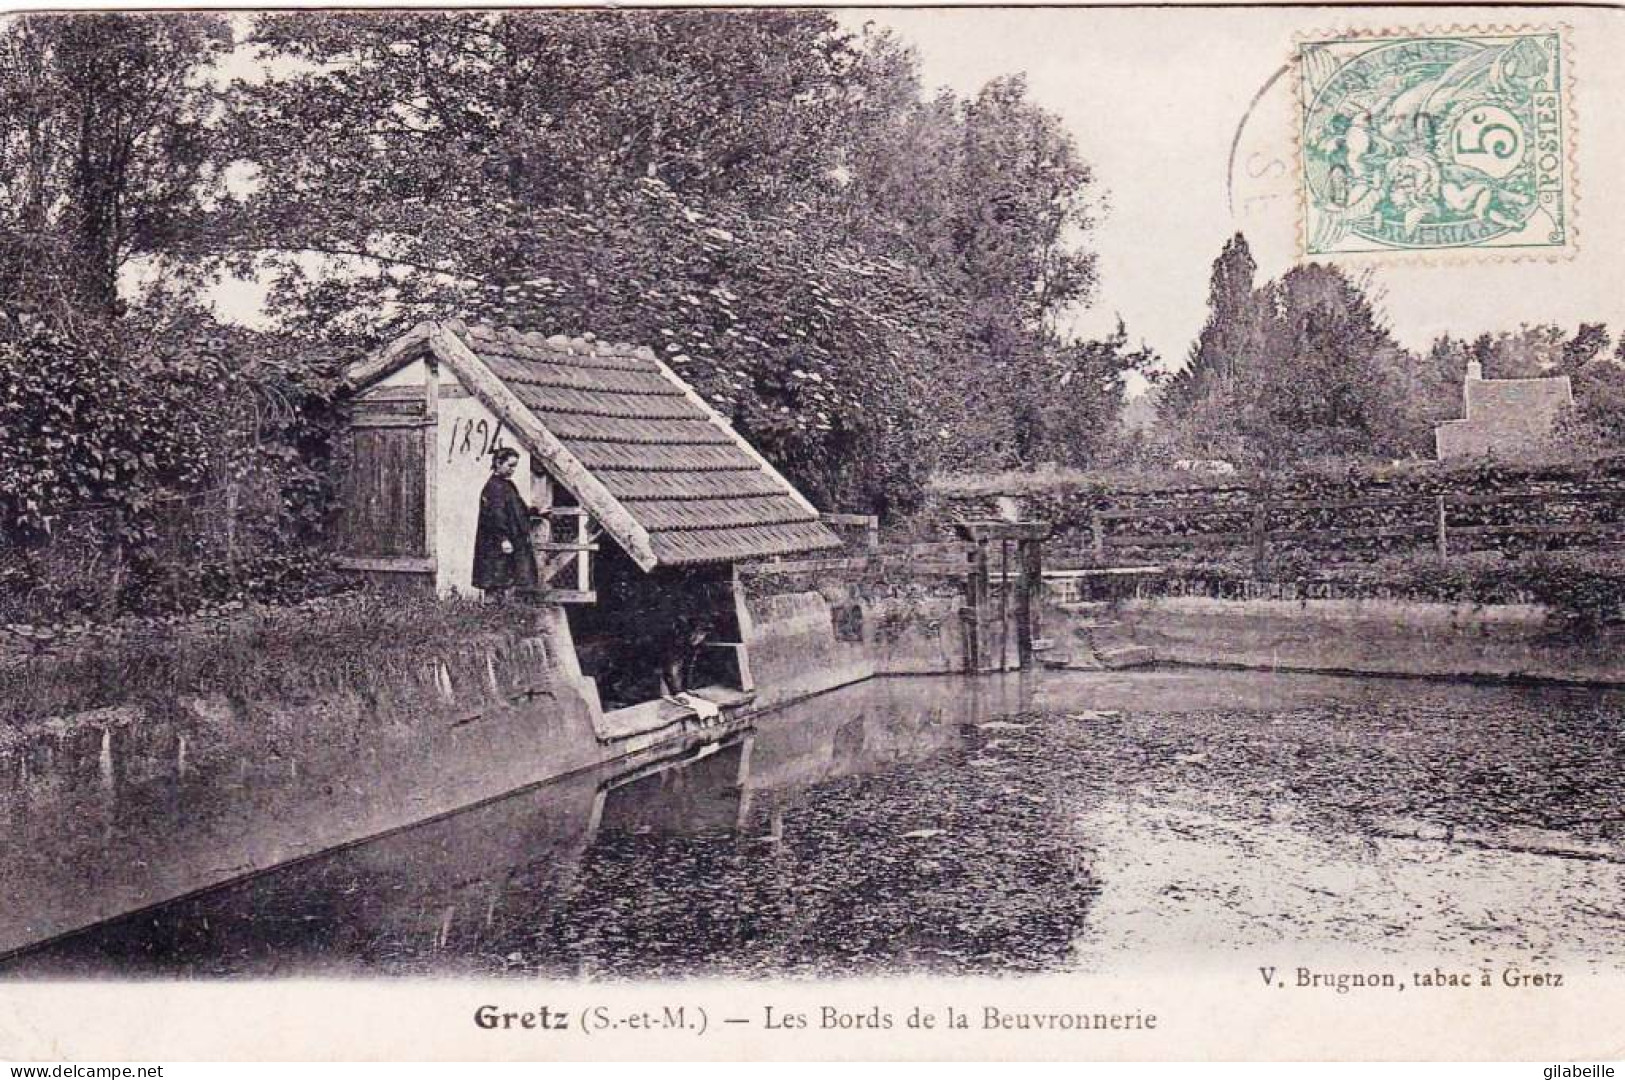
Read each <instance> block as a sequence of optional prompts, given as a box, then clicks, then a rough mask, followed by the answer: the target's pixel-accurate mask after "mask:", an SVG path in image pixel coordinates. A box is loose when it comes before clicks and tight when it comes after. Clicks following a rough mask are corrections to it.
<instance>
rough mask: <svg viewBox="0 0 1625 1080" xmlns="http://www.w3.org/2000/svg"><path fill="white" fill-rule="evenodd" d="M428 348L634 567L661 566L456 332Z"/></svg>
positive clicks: (605, 494)
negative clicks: (562, 488) (609, 538)
mask: <svg viewBox="0 0 1625 1080" xmlns="http://www.w3.org/2000/svg"><path fill="white" fill-rule="evenodd" d="M452 325H460V324H452ZM429 346H430V348H431V349H433V350H434V353H435V355H436V356H438V357H439V358H440V360H441V362H442V363H444V364H445V365H446V366H447V367H449V368H451V370H452V371H453V373H455V374H456V375H457V377H458V378H459V379H461V380H462V382H463V385H465V386H467V387H468V389H469V390H470V391H472V392H473V394H474V396H475V397H477V398H479V399H480V401H481V402H483V403H484V404H485V406H486V408H488V409H490V410H491V411H492V412H494V413H496V414H497V416H498V417H500V418H501V419H502V420H503V422H504V423H506V424H507V425H508V427H509V428H510V429H511V430H512V431H513V432H514V434H515V435H517V436H518V437H519V439H520V440H521V441H523V442H524V444H525V446H526V448H527V449H528V450H530V452H531V454H532V455H534V456H536V457H539V458H541V459H542V461H543V462H544V463H545V464H546V466H547V470H548V472H549V473H551V474H552V475H553V477H554V478H555V479H556V480H558V481H559V482H560V483H561V484H563V485H564V486H565V487H566V488H568V489H569V490H570V492H571V493H572V494H574V495H575V497H576V499H577V501H579V502H580V503H581V505H582V506H583V507H585V508H586V509H587V510H588V511H590V512H591V513H592V516H593V517H594V518H596V519H597V520H598V523H599V524H600V525H602V526H603V527H604V529H605V530H606V531H607V532H608V533H609V534H610V535H611V536H612V537H614V538H615V541H616V542H617V543H618V544H620V545H621V548H622V550H624V551H625V552H626V553H627V555H629V556H630V557H631V559H632V561H633V562H635V563H637V564H638V566H639V567H640V568H642V569H643V570H653V569H654V568H655V566H656V565H658V564H659V559H657V558H656V557H655V553H654V548H653V546H652V545H651V543H650V541H649V534H648V532H646V531H645V530H644V528H643V526H641V525H639V524H638V523H637V521H636V520H635V519H634V518H633V517H632V515H631V514H629V513H627V512H626V508H625V507H623V506H622V505H621V504H620V502H619V501H617V500H616V498H615V496H613V495H611V494H610V493H609V489H608V488H606V487H604V485H603V483H602V482H601V481H600V480H599V479H598V478H597V477H596V476H594V475H593V474H592V473H591V472H589V471H588V470H587V468H586V466H584V465H582V464H581V462H580V461H578V460H577V459H576V456H575V455H574V454H572V453H570V451H569V450H568V449H566V448H565V446H564V444H563V443H561V442H559V440H558V439H557V438H556V437H555V436H554V435H553V433H552V432H551V431H548V430H547V428H545V427H543V426H542V423H541V421H539V420H538V419H537V418H536V415H535V414H534V413H532V412H531V411H530V410H529V409H528V408H526V407H525V403H524V402H522V401H520V400H519V398H518V397H517V396H516V395H515V394H514V392H513V391H512V390H510V389H508V386H507V384H506V383H504V382H503V381H502V380H501V379H498V378H497V377H496V376H495V375H494V374H492V372H491V369H490V368H488V367H486V366H485V363H484V361H482V360H481V359H480V358H479V357H478V356H476V355H475V354H474V352H473V351H472V350H471V349H469V347H468V346H467V345H465V344H463V342H462V339H461V338H459V337H458V336H457V334H456V333H455V332H453V331H452V330H451V329H448V328H447V327H444V326H442V327H436V328H435V329H434V331H433V332H432V333H431V334H430V335H429ZM557 512H558V508H557V507H555V508H554V513H557Z"/></svg>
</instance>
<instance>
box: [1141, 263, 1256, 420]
mask: <svg viewBox="0 0 1625 1080" xmlns="http://www.w3.org/2000/svg"><path fill="white" fill-rule="evenodd" d="M1257 272H1258V263H1257V262H1256V261H1255V260H1254V259H1253V253H1252V249H1251V248H1249V247H1248V246H1247V238H1246V237H1245V236H1243V235H1242V234H1241V233H1239V232H1238V233H1236V234H1235V235H1234V236H1232V237H1231V238H1230V239H1229V240H1228V241H1227V242H1226V243H1225V245H1224V250H1223V251H1221V252H1220V253H1219V257H1218V258H1217V259H1215V260H1213V273H1212V276H1211V278H1210V279H1209V284H1208V299H1207V303H1208V317H1207V322H1206V323H1204V324H1203V326H1202V331H1201V333H1200V334H1199V335H1198V336H1197V338H1196V343H1195V344H1194V345H1193V346H1192V347H1191V354H1190V357H1189V359H1188V360H1187V361H1186V364H1185V366H1184V367H1183V368H1181V369H1180V370H1179V371H1178V372H1176V373H1175V374H1174V375H1173V376H1172V377H1171V378H1170V379H1169V381H1168V384H1167V386H1166V388H1165V389H1164V392H1163V402H1164V408H1165V409H1166V410H1167V411H1168V413H1169V414H1170V415H1172V416H1179V415H1181V414H1183V413H1186V412H1188V411H1190V410H1191V409H1193V408H1196V407H1197V405H1198V403H1199V402H1201V401H1202V399H1204V398H1205V397H1207V396H1208V395H1210V394H1212V393H1215V392H1217V391H1218V388H1219V387H1223V386H1229V385H1230V384H1231V383H1233V382H1234V380H1235V378H1236V376H1237V373H1238V372H1239V371H1240V370H1241V369H1242V368H1243V367H1244V366H1245V365H1246V363H1247V362H1248V358H1249V356H1250V355H1251V354H1252V353H1254V352H1255V351H1256V350H1257V349H1258V348H1259V346H1260V342H1259V331H1260V322H1259V318H1260V309H1259V305H1258V302H1257V299H1256V297H1255V296H1254V291H1253V288H1254V287H1253V277H1254V275H1255V274H1256V273H1257Z"/></svg>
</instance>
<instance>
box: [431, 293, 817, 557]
mask: <svg viewBox="0 0 1625 1080" xmlns="http://www.w3.org/2000/svg"><path fill="white" fill-rule="evenodd" d="M452 328H453V329H454V330H456V332H458V333H459V334H461V336H462V337H463V339H464V341H465V342H466V343H467V344H468V345H469V347H470V349H471V350H472V351H473V352H474V353H475V354H476V355H477V356H479V358H480V360H481V361H482V362H483V363H484V364H486V366H487V367H489V368H490V369H491V371H492V373H493V374H495V375H496V376H497V378H499V379H501V380H502V381H503V382H505V383H507V384H508V386H509V387H510V388H511V389H512V390H513V392H514V395H515V396H516V397H518V398H519V400H520V402H521V403H523V404H524V405H525V407H526V408H528V409H530V410H531V411H532V412H533V413H534V414H535V416H536V418H537V420H538V421H539V422H540V423H541V424H542V426H543V427H545V428H546V429H547V430H548V431H549V432H551V433H552V434H553V436H554V437H556V438H557V439H558V440H559V441H560V442H561V443H563V444H564V447H565V449H567V450H568V451H569V452H570V453H571V454H573V455H574V456H575V457H576V459H577V460H578V461H580V462H581V464H582V465H583V466H585V467H586V468H587V469H588V470H590V471H591V472H592V473H593V474H594V475H595V476H596V477H598V479H599V480H600V481H601V482H602V483H603V484H604V486H605V488H606V489H607V490H608V492H609V493H610V495H611V496H612V497H613V498H615V499H616V500H618V501H620V502H621V504H622V506H623V507H624V508H625V510H626V512H627V513H628V514H630V515H631V517H632V518H633V520H635V521H636V522H637V523H638V524H639V525H640V526H641V527H642V528H643V529H644V531H646V532H647V533H648V534H649V540H650V546H651V548H652V549H653V551H654V554H655V557H656V559H657V561H658V562H659V563H661V564H664V565H685V564H693V563H707V562H732V561H735V560H739V559H748V558H760V557H763V556H771V555H790V554H796V553H799V552H805V551H813V550H818V549H821V548H830V547H839V546H840V541H839V540H838V539H837V538H836V536H835V534H834V533H832V532H830V531H829V529H828V528H826V527H825V526H824V525H822V524H820V523H819V522H818V521H817V520H816V517H815V515H814V513H813V512H811V511H809V510H808V509H807V507H806V506H805V505H803V503H802V502H801V500H800V499H799V498H798V497H797V496H796V495H795V493H794V491H793V489H792V488H790V486H789V485H788V484H786V483H785V482H784V481H782V480H781V479H779V478H777V477H775V476H774V475H772V474H771V473H770V472H769V471H767V470H765V469H764V468H762V466H761V464H760V463H759V461H758V460H757V459H756V458H755V457H753V456H752V454H751V453H750V451H749V450H748V449H747V448H746V447H745V445H744V444H743V440H741V439H740V438H739V436H738V434H737V433H735V432H734V431H733V430H732V429H730V428H728V427H726V426H725V425H723V424H721V423H719V422H717V421H715V420H713V418H712V414H711V413H710V412H708V411H707V410H706V409H705V408H703V407H702V406H700V405H699V404H698V403H697V402H696V401H695V400H694V399H693V398H692V397H691V396H690V391H689V389H688V387H687V386H686V385H684V384H683V383H682V382H681V381H680V380H679V379H678V378H677V377H676V376H675V375H673V374H671V373H670V372H668V371H666V370H664V369H662V368H661V367H660V365H659V364H658V363H657V362H656V361H655V360H654V354H653V353H652V352H649V351H648V350H647V349H637V348H633V347H631V346H625V345H611V344H608V343H605V342H596V341H587V340H585V339H580V338H574V339H572V338H563V337H559V336H554V337H551V338H549V337H544V336H543V335H541V334H536V333H522V332H520V331H517V330H497V329H493V328H490V327H481V326H473V327H465V326H461V325H456V324H454V325H453V327H452Z"/></svg>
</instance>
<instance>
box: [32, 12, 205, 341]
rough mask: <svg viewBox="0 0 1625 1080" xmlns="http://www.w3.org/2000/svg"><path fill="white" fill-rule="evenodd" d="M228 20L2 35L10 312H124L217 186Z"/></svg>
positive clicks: (126, 18)
mask: <svg viewBox="0 0 1625 1080" xmlns="http://www.w3.org/2000/svg"><path fill="white" fill-rule="evenodd" d="M229 45H230V33H229V29H228V27H227V24H226V22H225V20H224V18H223V17H221V16H216V15H205V14H196V13H187V14H162V15H157V14H154V15H124V14H117V15H113V14H74V15H26V16H21V17H18V18H16V19H13V20H11V21H10V22H8V23H7V24H6V26H5V28H4V29H3V30H0V194H3V196H4V197H3V198H0V298H4V299H5V300H6V301H8V303H9V305H10V306H13V307H17V306H21V307H24V308H27V309H31V310H41V311H49V312H51V313H52V314H53V316H54V317H56V318H73V317H81V318H82V317H91V318H97V317H103V316H106V315H109V314H113V313H115V312H116V311H117V309H118V287H119V277H120V273H121V271H122V270H123V268H124V267H125V266H126V265H127V264H128V263H129V261H130V260H131V259H133V258H136V257H139V256H142V255H145V254H150V253H153V252H157V251H161V250H164V249H165V248H166V247H167V246H168V245H169V244H170V243H172V242H173V240H174V238H175V234H176V232H177V230H178V229H179V228H181V227H182V225H183V223H184V221H185V220H186V219H187V218H188V217H189V216H190V215H191V213H192V212H193V211H195V210H196V209H197V208H198V206H199V205H200V202H201V201H202V200H203V199H204V198H205V197H206V195H207V189H208V188H209V187H210V185H211V183H212V182H213V181H215V180H217V179H218V174H217V172H216V171H215V170H214V168H213V165H214V162H213V160H212V158H211V145H212V144H211V138H210V131H209V119H210V108H211V104H212V101H213V91H212V90H211V88H210V86H209V85H208V81H207V79H206V77H205V76H206V72H207V69H208V68H209V66H210V65H211V64H213V63H214V62H215V61H216V60H217V59H218V58H219V57H220V56H222V55H223V53H224V51H225V50H226V49H227V48H228V47H229Z"/></svg>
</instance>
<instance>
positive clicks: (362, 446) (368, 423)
mask: <svg viewBox="0 0 1625 1080" xmlns="http://www.w3.org/2000/svg"><path fill="white" fill-rule="evenodd" d="M432 423H433V421H432V420H431V419H430V418H429V417H428V416H427V415H425V410H424V408H423V405H422V403H421V401H419V402H415V403H414V402H389V403H387V405H386V404H385V403H381V402H380V403H368V404H367V405H366V406H365V407H358V408H357V410H356V414H355V417H354V419H353V421H352V423H351V427H350V433H349V440H350V441H349V447H348V454H347V465H346V468H345V470H344V473H343V479H342V482H341V484H340V491H339V496H340V498H341V500H342V503H341V506H342V507H343V510H342V513H341V526H340V529H341V531H340V535H341V538H342V543H343V545H344V552H345V554H347V555H352V556H360V557H363V558H388V557H423V556H427V555H430V554H432V552H431V551H430V550H429V528H428V524H429V523H428V520H427V518H428V513H429V506H428V485H427V483H426V480H427V476H426V472H427V467H428V466H430V465H432V462H428V461H426V460H425V456H424V455H425V443H426V440H425V439H424V429H425V428H426V427H428V426H429V425H430V424H432Z"/></svg>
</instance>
